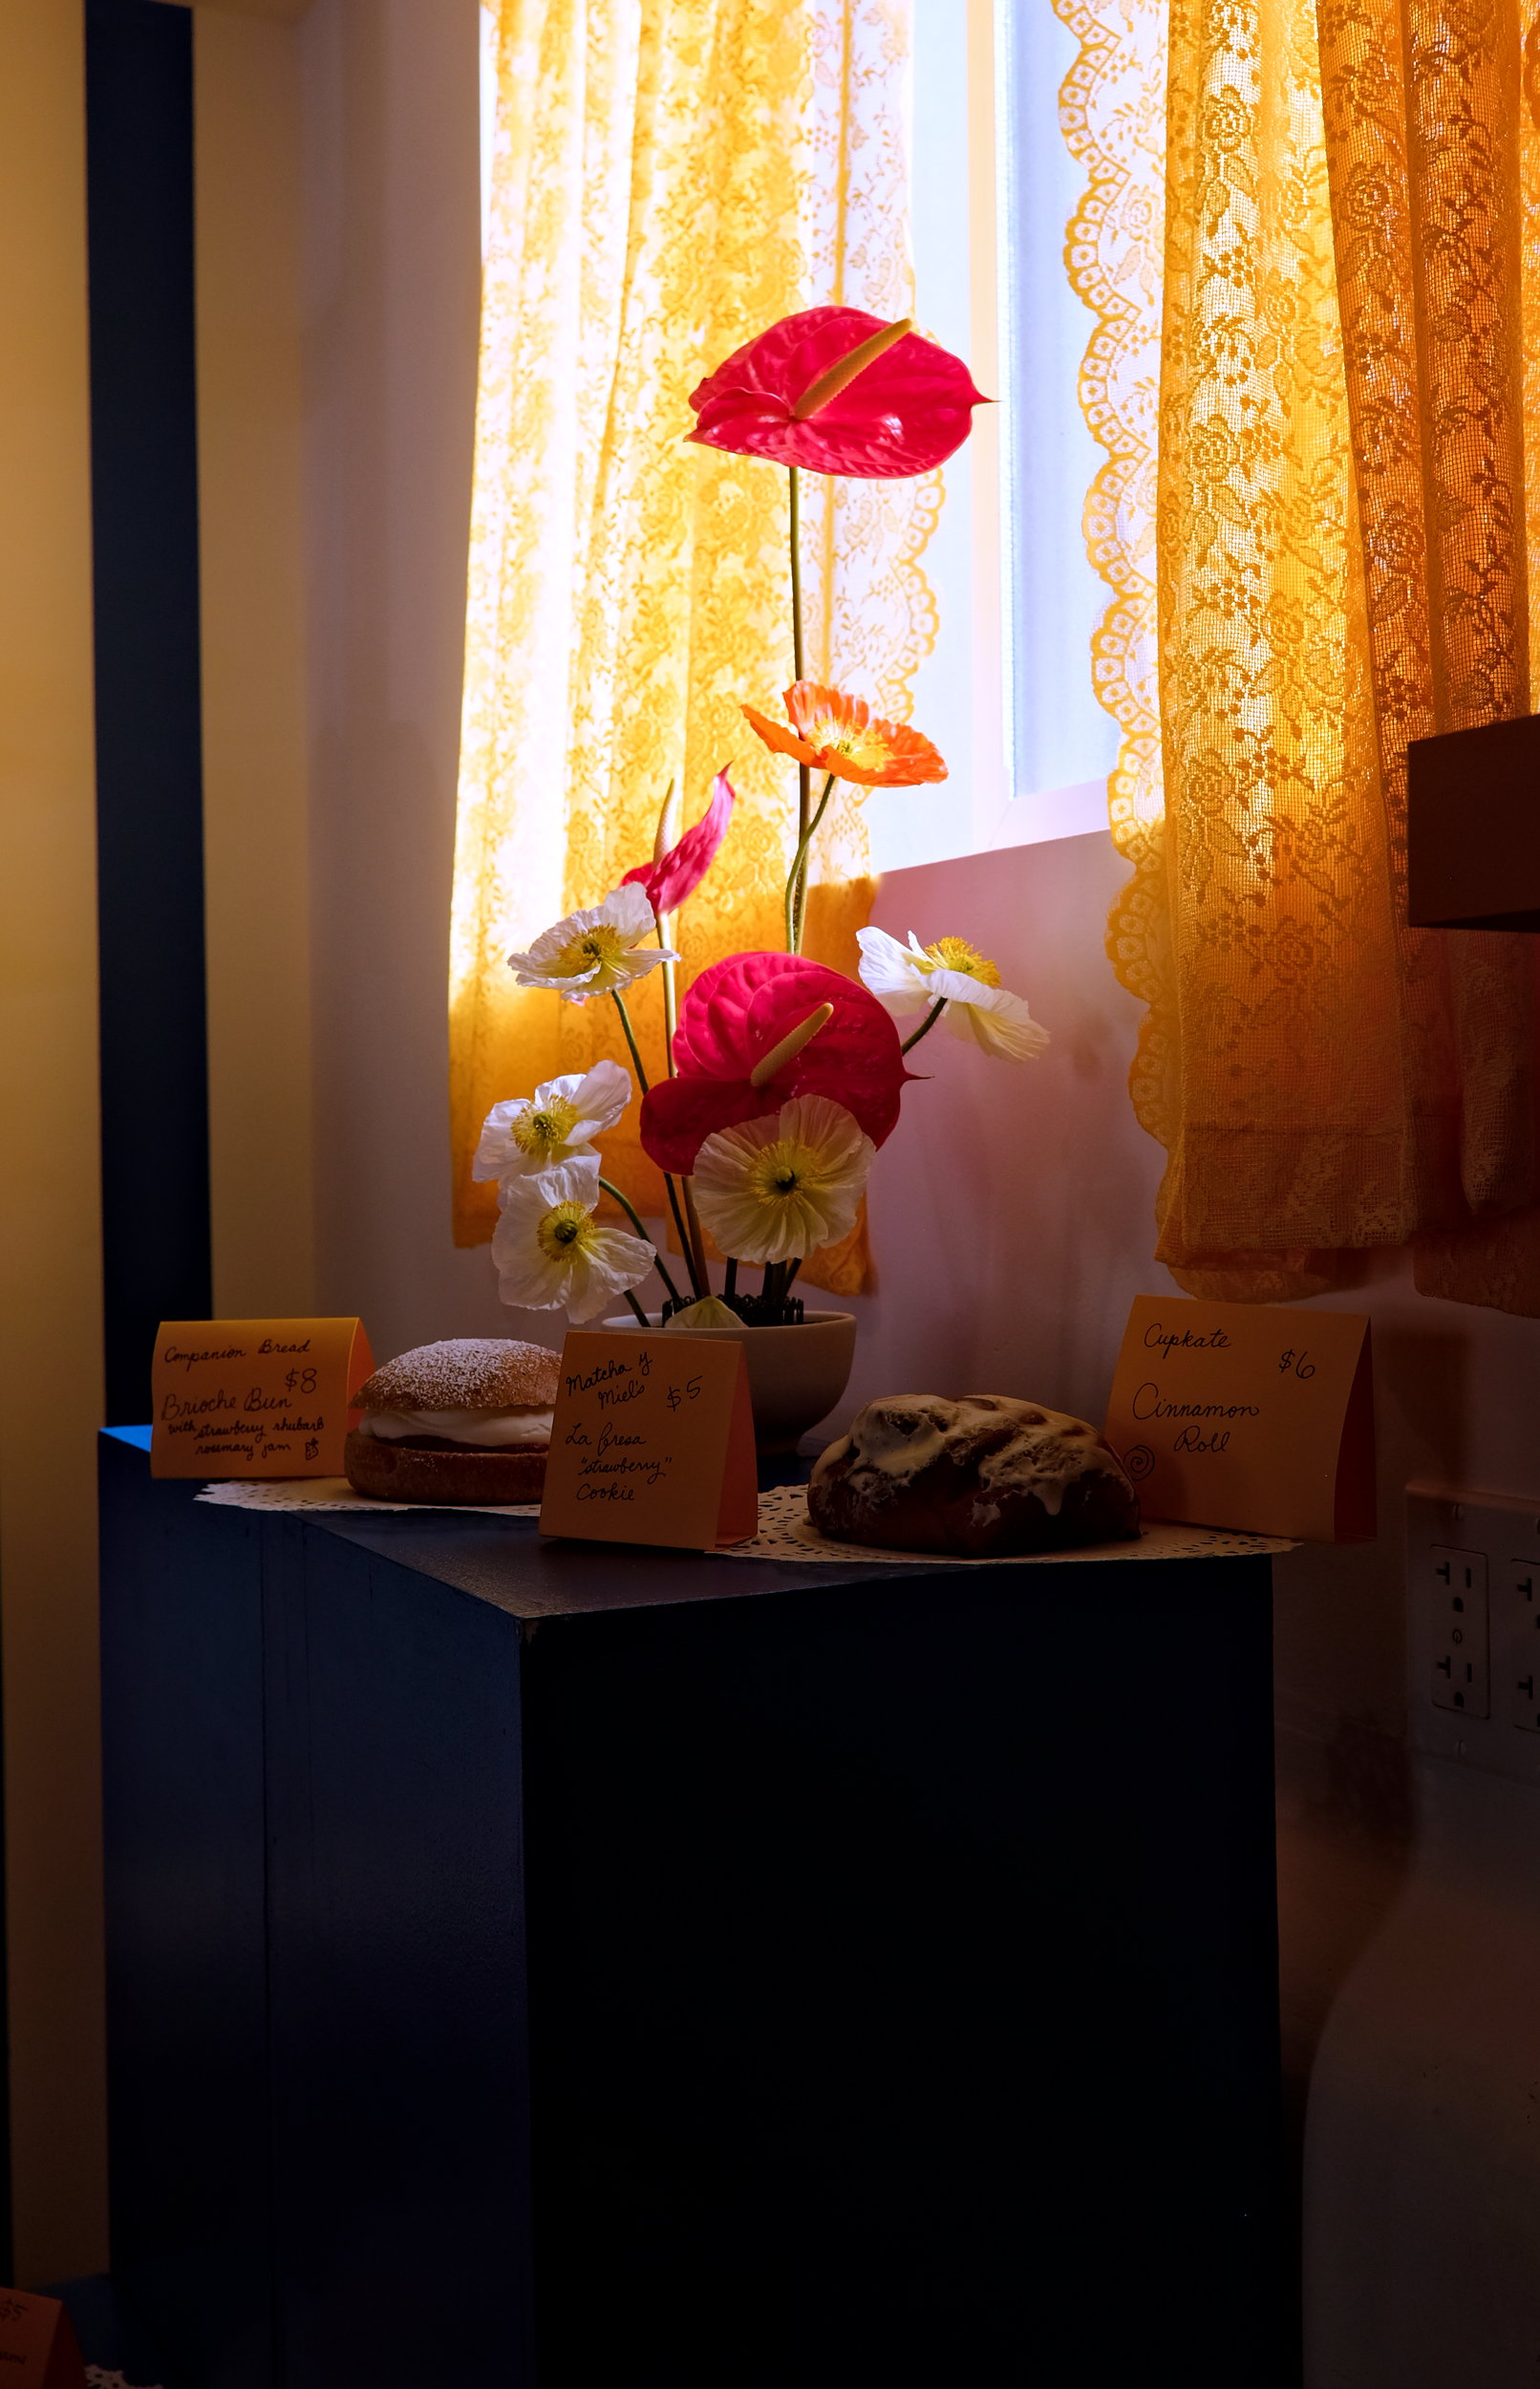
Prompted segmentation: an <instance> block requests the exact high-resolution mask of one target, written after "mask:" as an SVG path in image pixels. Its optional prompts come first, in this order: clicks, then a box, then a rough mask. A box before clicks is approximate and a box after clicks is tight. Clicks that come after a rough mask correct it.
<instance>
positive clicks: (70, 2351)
mask: <svg viewBox="0 0 1540 2389" xmlns="http://www.w3.org/2000/svg"><path fill="white" fill-rule="evenodd" d="M0 2379H3V2380H5V2381H6V2382H7V2383H8V2384H11V2383H14V2389H86V2371H85V2366H84V2364H83V2363H82V2362H81V2360H80V2347H79V2342H78V2341H77V2339H76V2338H75V2332H74V2330H73V2328H72V2326H71V2322H70V2317H69V2315H68V2314H67V2313H66V2312H65V2310H64V2307H63V2305H62V2304H61V2303H60V2301H59V2300H58V2299H57V2298H45V2297H37V2296H35V2295H34V2294H33V2293H32V2292H31V2291H29V2290H0Z"/></svg>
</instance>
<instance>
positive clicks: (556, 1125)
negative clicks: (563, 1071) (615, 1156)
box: [509, 1095, 578, 1161]
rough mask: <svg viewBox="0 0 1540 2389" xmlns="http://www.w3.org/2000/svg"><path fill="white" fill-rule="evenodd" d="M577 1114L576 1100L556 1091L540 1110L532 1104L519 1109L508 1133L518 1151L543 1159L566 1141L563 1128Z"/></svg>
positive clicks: (569, 1125)
mask: <svg viewBox="0 0 1540 2389" xmlns="http://www.w3.org/2000/svg"><path fill="white" fill-rule="evenodd" d="M577 1116H578V1108H577V1106H576V1104H573V1103H568V1102H567V1097H566V1096H565V1095H558V1096H556V1097H555V1098H554V1099H553V1101H552V1102H550V1103H548V1104H547V1105H546V1106H545V1109H544V1111H536V1110H535V1109H534V1108H533V1107H531V1108H530V1109H529V1110H528V1111H521V1112H520V1113H519V1115H518V1117H517V1118H516V1119H515V1120H514V1122H513V1124H512V1128H511V1130H510V1131H509V1133H510V1134H511V1135H512V1138H513V1141H514V1143H515V1144H516V1145H517V1146H518V1148H519V1151H521V1152H522V1153H527V1154H528V1155H529V1157H530V1159H531V1160H541V1161H544V1160H545V1158H546V1157H547V1155H549V1154H551V1153H553V1152H555V1151H557V1150H558V1148H559V1147H560V1146H562V1145H564V1144H565V1143H566V1142H567V1130H569V1129H570V1128H571V1126H572V1124H573V1122H574V1121H575V1120H576V1118H577Z"/></svg>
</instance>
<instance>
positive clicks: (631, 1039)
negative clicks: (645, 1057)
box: [610, 987, 647, 1095]
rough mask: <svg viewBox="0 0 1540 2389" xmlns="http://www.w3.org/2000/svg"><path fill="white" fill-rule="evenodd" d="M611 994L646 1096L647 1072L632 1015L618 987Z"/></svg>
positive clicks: (632, 1065)
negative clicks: (632, 1023)
mask: <svg viewBox="0 0 1540 2389" xmlns="http://www.w3.org/2000/svg"><path fill="white" fill-rule="evenodd" d="M610 997H611V999H612V1001H613V1002H614V1007H615V1010H616V1011H617V1012H618V1013H619V1014H620V1025H621V1027H622V1028H623V1029H624V1030H625V1032H626V1043H627V1044H628V1045H629V1046H630V1047H631V1068H632V1069H633V1070H634V1071H635V1073H636V1084H637V1086H638V1087H640V1088H641V1090H642V1092H643V1094H644V1095H645V1094H646V1092H647V1072H646V1071H645V1070H644V1069H643V1067H642V1056H641V1050H640V1048H639V1046H638V1045H637V1043H636V1032H635V1030H634V1029H633V1028H632V1027H631V1014H630V1013H629V1012H628V1011H627V1009H626V1004H625V999H624V998H623V996H622V995H621V992H620V989H619V988H618V987H611V988H610Z"/></svg>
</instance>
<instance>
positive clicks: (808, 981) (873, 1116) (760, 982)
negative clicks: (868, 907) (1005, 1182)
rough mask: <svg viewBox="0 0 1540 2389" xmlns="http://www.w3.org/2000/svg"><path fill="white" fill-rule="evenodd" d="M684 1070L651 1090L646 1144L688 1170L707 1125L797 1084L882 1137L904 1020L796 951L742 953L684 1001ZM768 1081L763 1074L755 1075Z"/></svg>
mask: <svg viewBox="0 0 1540 2389" xmlns="http://www.w3.org/2000/svg"><path fill="white" fill-rule="evenodd" d="M824 1005H827V1006H828V1015H827V1017H826V1018H825V1019H824V1020H823V1022H821V1024H820V1026H819V1027H818V1029H817V1030H816V1032H815V1033H814V1034H813V1035H811V1036H810V1037H809V1038H808V1039H807V1041H806V1042H805V1044H802V1045H801V1046H800V1047H799V1048H798V1049H797V1050H796V1051H794V1052H791V1053H789V1054H788V1055H787V1056H786V1058H785V1059H784V1061H783V1062H782V1063H781V1065H779V1066H777V1067H776V1068H775V1069H774V1070H773V1072H772V1073H771V1074H770V1075H769V1076H765V1075H764V1073H763V1068H762V1065H764V1063H765V1062H766V1061H767V1060H770V1059H771V1058H773V1057H774V1055H775V1053H776V1049H777V1047H778V1046H781V1045H783V1044H788V1043H791V1042H793V1041H794V1039H795V1033H796V1032H797V1031H798V1030H800V1029H801V1028H802V1027H803V1026H804V1025H805V1024H806V1022H807V1021H808V1018H809V1015H811V1014H814V1013H817V1012H820V1011H821V1010H822V1009H823V1006H824ZM674 1067H675V1069H676V1070H677V1071H678V1074H679V1075H678V1076H677V1078H672V1079H663V1080H660V1081H659V1082H658V1083H657V1085H655V1086H654V1087H650V1088H649V1090H648V1092H647V1094H646V1096H645V1097H644V1098H643V1102H642V1121H641V1133H642V1146H643V1149H644V1151H646V1152H648V1153H649V1154H651V1156H652V1160H653V1161H655V1162H656V1163H657V1165H658V1168H659V1169H660V1170H667V1171H670V1172H673V1173H675V1174H677V1175H680V1176H688V1175H689V1173H690V1172H691V1171H692V1170H693V1169H694V1168H695V1155H696V1153H697V1152H698V1151H700V1148H701V1145H702V1144H703V1143H704V1141H705V1139H706V1138H707V1137H708V1136H713V1135H715V1134H716V1133H717V1130H720V1129H730V1128H736V1127H737V1126H738V1123H739V1122H740V1121H742V1120H757V1119H762V1118H764V1117H766V1116H767V1115H768V1114H770V1113H771V1112H778V1111H779V1110H780V1109H781V1105H782V1104H783V1103H787V1102H789V1101H790V1100H791V1098H792V1097H793V1096H796V1095H826V1096H828V1097H829V1098H830V1100H831V1101H833V1102H834V1103H837V1104H843V1105H844V1106H845V1109H846V1111H848V1112H849V1113H850V1114H851V1116H852V1117H853V1118H854V1120H855V1121H856V1123H857V1125H858V1126H859V1127H860V1129H861V1130H862V1131H863V1133H864V1134H865V1135H866V1136H869V1137H870V1139H871V1141H872V1143H873V1144H874V1145H880V1144H882V1143H883V1141H884V1139H885V1138H886V1137H888V1136H889V1135H890V1134H891V1133H892V1130H893V1129H894V1128H895V1126H896V1125H897V1122H898V1106H899V1097H900V1095H901V1094H902V1092H903V1088H904V1082H905V1080H906V1079H908V1078H909V1077H910V1076H911V1075H912V1073H911V1072H910V1071H909V1070H908V1069H906V1067H905V1065H904V1056H903V1053H902V1051H901V1049H900V1045H899V1037H898V1031H897V1029H896V1028H895V1027H894V1026H893V1023H892V1021H891V1020H890V1019H889V1017H888V1013H887V1012H885V1011H884V1009H883V1007H882V1005H881V1004H880V1003H879V1002H878V1001H877V1000H876V998H875V997H874V996H870V995H868V994H867V992H866V988H865V987H862V986H858V985H857V983H856V981H855V980H854V979H845V978H844V977H842V975H841V973H840V972H838V971H830V970H825V969H824V967H823V964H822V963H821V962H808V961H804V960H803V958H802V956H801V955H798V954H734V955H730V956H729V957H728V959H727V960H726V961H725V962H717V963H714V964H713V966H712V968H711V969H710V970H708V971H702V972H701V974H700V977H699V978H698V979H696V981H695V985H694V986H693V987H692V988H691V990H690V993H689V995H688V996H687V997H686V998H685V1000H684V1002H683V1003H682V1004H681V1006H680V1007H679V1025H678V1028H677V1030H676V1032H675V1034H674ZM756 1082H758V1083H756Z"/></svg>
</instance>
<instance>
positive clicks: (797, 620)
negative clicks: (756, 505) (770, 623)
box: [789, 464, 802, 680]
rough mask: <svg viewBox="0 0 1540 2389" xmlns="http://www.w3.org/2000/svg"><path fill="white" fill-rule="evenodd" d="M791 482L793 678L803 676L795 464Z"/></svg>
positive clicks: (799, 507)
mask: <svg viewBox="0 0 1540 2389" xmlns="http://www.w3.org/2000/svg"><path fill="white" fill-rule="evenodd" d="M789 479H790V482H791V667H792V678H793V679H797V680H800V679H801V678H802V480H801V477H800V476H799V474H798V471H797V467H796V465H795V464H793V465H791V466H790V467H789Z"/></svg>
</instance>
